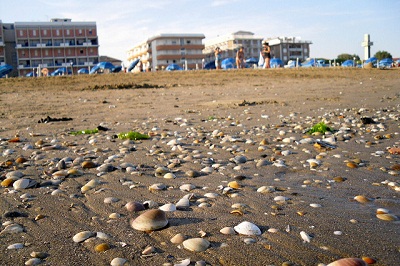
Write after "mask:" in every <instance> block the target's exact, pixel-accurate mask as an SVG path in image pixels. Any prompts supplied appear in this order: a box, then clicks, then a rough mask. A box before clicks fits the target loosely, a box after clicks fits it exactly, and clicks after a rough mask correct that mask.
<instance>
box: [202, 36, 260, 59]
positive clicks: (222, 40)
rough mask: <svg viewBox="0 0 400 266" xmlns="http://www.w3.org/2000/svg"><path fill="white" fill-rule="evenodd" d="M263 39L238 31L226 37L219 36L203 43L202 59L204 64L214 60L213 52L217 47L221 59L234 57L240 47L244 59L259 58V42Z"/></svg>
mask: <svg viewBox="0 0 400 266" xmlns="http://www.w3.org/2000/svg"><path fill="white" fill-rule="evenodd" d="M262 40H263V37H260V36H255V35H254V33H252V32H249V31H238V32H234V33H231V34H228V35H224V36H219V37H217V38H214V39H210V40H206V41H205V48H204V51H203V53H204V58H205V62H206V63H207V62H210V61H213V60H215V56H214V50H215V48H217V47H219V48H221V50H222V58H228V57H233V58H235V57H236V52H237V51H238V50H239V48H240V47H243V49H244V55H245V58H246V59H247V58H251V57H254V58H259V56H260V51H261V48H262V46H261V42H262Z"/></svg>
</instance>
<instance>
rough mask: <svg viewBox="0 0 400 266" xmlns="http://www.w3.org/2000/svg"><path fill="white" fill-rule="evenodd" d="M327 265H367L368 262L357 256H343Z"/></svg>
mask: <svg viewBox="0 0 400 266" xmlns="http://www.w3.org/2000/svg"><path fill="white" fill-rule="evenodd" d="M327 266H368V264H367V263H366V262H365V261H363V260H362V259H359V258H344V259H340V260H336V261H334V262H332V263H329V264H328V265H327Z"/></svg>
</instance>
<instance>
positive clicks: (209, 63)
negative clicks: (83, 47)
mask: <svg viewBox="0 0 400 266" xmlns="http://www.w3.org/2000/svg"><path fill="white" fill-rule="evenodd" d="M215 68H216V67H215V60H213V61H210V62H208V63H206V64H205V65H204V69H215Z"/></svg>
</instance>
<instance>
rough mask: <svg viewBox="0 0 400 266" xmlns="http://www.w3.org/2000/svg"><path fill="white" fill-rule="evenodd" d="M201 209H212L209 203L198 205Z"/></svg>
mask: <svg viewBox="0 0 400 266" xmlns="http://www.w3.org/2000/svg"><path fill="white" fill-rule="evenodd" d="M198 207H199V208H208V207H211V204H210V203H208V202H202V203H200V204H199V205H198Z"/></svg>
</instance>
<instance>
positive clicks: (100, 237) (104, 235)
mask: <svg viewBox="0 0 400 266" xmlns="http://www.w3.org/2000/svg"><path fill="white" fill-rule="evenodd" d="M96 237H97V238H99V239H103V240H105V239H110V236H109V235H107V234H106V233H103V232H96Z"/></svg>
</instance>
